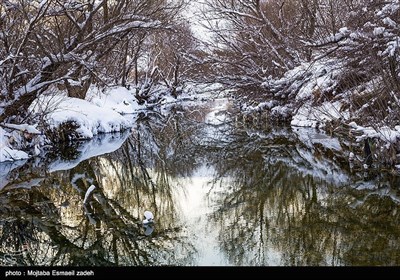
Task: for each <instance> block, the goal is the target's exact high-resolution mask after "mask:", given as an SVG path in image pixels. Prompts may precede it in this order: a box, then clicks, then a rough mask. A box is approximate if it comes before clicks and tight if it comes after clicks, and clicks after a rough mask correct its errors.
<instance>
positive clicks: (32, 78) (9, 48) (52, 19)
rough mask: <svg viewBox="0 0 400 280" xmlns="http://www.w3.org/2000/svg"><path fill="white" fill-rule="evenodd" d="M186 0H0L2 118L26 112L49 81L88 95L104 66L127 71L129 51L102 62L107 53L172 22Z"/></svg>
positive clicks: (102, 78)
mask: <svg viewBox="0 0 400 280" xmlns="http://www.w3.org/2000/svg"><path fill="white" fill-rule="evenodd" d="M183 3H184V2H183V1H163V0H157V1H145V0H127V1H111V0H101V1H98V0H87V1H72V0H68V1H59V0H44V1H39V0H34V1H31V0H18V1H17V0H9V1H2V2H1V3H0V15H1V24H0V54H1V60H0V76H1V82H0V122H3V121H5V120H6V119H7V120H8V121H12V119H13V118H14V117H15V116H18V118H19V119H20V120H21V119H23V118H25V117H26V116H25V113H26V112H27V108H28V107H29V105H30V104H31V103H32V102H33V100H35V99H36V98H37V96H38V95H40V94H42V93H43V92H45V91H46V90H47V89H48V88H49V87H50V86H58V87H59V88H61V89H67V91H68V94H69V96H73V97H79V98H84V97H85V94H86V91H87V89H88V87H89V85H90V84H91V83H96V82H97V83H98V82H101V83H107V82H108V81H107V78H106V77H105V76H104V75H103V74H104V73H107V71H104V69H106V68H108V67H110V68H113V67H114V68H117V69H118V68H119V67H118V66H116V65H118V64H120V66H121V67H120V68H119V69H121V68H122V69H124V70H122V72H126V71H127V70H129V65H128V63H127V61H125V60H126V57H127V56H120V57H123V59H122V60H123V61H122V63H120V62H121V59H120V60H114V61H113V63H112V64H108V63H107V64H104V62H110V59H107V58H109V56H115V53H113V51H115V50H123V49H124V48H126V44H127V42H128V46H129V40H130V39H133V38H139V42H140V38H141V36H143V34H144V33H145V32H155V31H156V30H165V29H168V28H170V25H171V20H172V19H173V17H174V15H176V14H177V11H179V10H180V9H181V8H182V7H183ZM132 45H135V44H132ZM128 51H129V49H128ZM129 55H130V54H129ZM131 57H132V55H131ZM120 72H121V71H120ZM126 75H127V74H126V73H125V76H126ZM123 76H124V75H122V77H123ZM125 78H126V77H125ZM14 121H15V122H18V120H14Z"/></svg>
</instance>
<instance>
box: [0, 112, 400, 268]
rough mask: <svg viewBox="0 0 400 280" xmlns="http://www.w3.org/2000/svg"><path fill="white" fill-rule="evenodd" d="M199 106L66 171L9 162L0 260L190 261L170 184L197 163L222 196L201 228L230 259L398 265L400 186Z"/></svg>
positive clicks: (1, 194) (157, 121)
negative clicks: (352, 174) (355, 175)
mask: <svg viewBox="0 0 400 280" xmlns="http://www.w3.org/2000/svg"><path fill="white" fill-rule="evenodd" d="M205 114H206V111H195V110H193V111H192V113H190V112H188V111H186V112H179V111H176V112H175V113H172V114H171V115H169V116H168V117H154V116H149V118H148V119H146V118H144V119H143V120H141V121H140V122H138V124H137V127H136V128H135V129H134V130H133V133H132V135H131V136H130V137H129V139H128V140H127V141H126V142H125V143H124V144H123V146H122V147H121V148H120V149H119V150H117V151H116V152H113V153H110V154H107V155H103V156H100V157H95V158H91V159H89V160H86V161H83V162H81V163H80V164H79V165H77V166H76V167H74V168H73V169H70V170H68V171H59V172H54V173H51V174H49V173H48V172H47V171H46V168H45V167H46V166H42V167H38V165H35V164H31V165H28V166H24V167H21V168H20V169H16V171H15V173H14V174H13V175H14V176H13V179H14V180H13V182H12V183H10V184H8V185H7V186H6V187H5V188H4V189H2V190H0V203H1V204H0V246H1V248H0V264H1V265H7V266H8V265H74V266H75V265H88V266H90V265H94V266H108V265H158V264H177V265H180V264H182V265H190V264H192V263H195V259H194V258H195V248H194V247H193V245H192V244H193V243H192V242H191V240H190V237H189V236H187V235H186V231H185V229H184V228H183V227H182V226H181V225H180V224H179V222H178V220H179V219H178V218H179V213H178V210H179V209H178V206H177V204H176V197H175V192H176V191H177V190H181V189H182V190H184V189H185V187H186V186H181V184H182V182H184V180H181V179H183V178H184V177H187V176H191V175H192V174H193V172H194V171H196V169H197V168H198V167H199V166H201V165H203V164H204V163H206V164H209V165H212V166H213V167H214V169H215V170H216V177H215V179H214V181H213V183H214V184H213V189H212V190H211V191H210V200H211V203H212V205H218V206H219V209H218V210H217V211H215V212H214V213H213V214H212V215H211V216H210V218H211V221H212V222H211V223H210V224H208V225H207V227H209V228H211V229H210V230H218V231H219V242H220V246H221V249H222V251H223V252H224V253H225V254H226V256H227V258H228V259H229V262H230V263H232V264H235V265H270V264H282V265H332V264H333V265H359V264H360V265H375V264H378V265H381V264H388V265H391V264H393V265H398V264H400V256H399V252H400V251H399V249H400V248H399V244H400V238H399V236H400V233H399V227H398V220H399V213H400V211H399V203H398V201H397V200H396V199H397V198H398V197H399V196H398V194H396V193H384V192H382V190H383V189H385V186H383V183H382V185H381V186H378V188H377V189H376V190H375V191H371V190H369V189H367V188H365V189H356V188H355V186H353V185H352V186H346V185H345V184H343V180H342V181H341V180H339V179H340V178H336V177H340V176H344V177H346V176H349V171H347V170H343V169H342V167H341V166H338V165H336V164H335V162H334V160H333V159H332V155H331V154H326V153H325V151H324V150H323V149H321V147H320V146H317V147H315V149H314V150H311V151H310V150H309V149H308V148H307V147H305V146H303V145H302V144H301V143H300V142H299V141H298V139H297V137H296V136H295V135H294V134H291V133H290V132H287V133H286V132H284V133H281V134H279V133H278V131H273V130H271V131H267V133H266V134H264V135H262V134H259V132H258V131H246V130H243V129H236V128H234V127H231V126H230V125H229V124H226V125H224V124H222V125H221V124H214V125H210V127H207V126H204V125H202V124H201V121H202V120H203V119H204V115H205ZM279 131H283V130H279ZM204 135H205V137H203V136H204ZM261 136H262V137H261ZM72 154H73V153H72ZM64 156H65V155H64ZM311 161H312V162H311ZM318 168H319V169H318ZM317 169H318V170H317ZM327 170H328V171H327ZM327 172H331V173H330V174H327ZM316 174H319V175H318V176H316ZM321 174H323V175H322V176H321ZM324 174H326V175H330V177H329V178H330V179H329V180H328V179H327V178H328V176H327V177H324ZM332 174H333V175H332ZM344 181H347V179H346V180H344ZM91 184H95V185H96V186H97V188H96V189H95V190H94V192H93V196H92V197H91V198H90V200H89V202H88V203H87V204H86V205H83V197H84V195H85V192H86V190H87V189H88V188H89V186H90V185H91ZM359 184H361V183H360V182H355V183H354V185H359ZM392 184H393V185H398V182H393V183H392ZM386 189H387V188H386ZM389 194H390V195H392V196H389ZM145 210H151V211H152V212H153V213H154V214H155V219H156V224H155V229H154V232H153V233H152V234H151V236H146V235H145V234H144V229H143V228H142V226H141V220H142V218H143V217H142V215H143V212H144V211H145Z"/></svg>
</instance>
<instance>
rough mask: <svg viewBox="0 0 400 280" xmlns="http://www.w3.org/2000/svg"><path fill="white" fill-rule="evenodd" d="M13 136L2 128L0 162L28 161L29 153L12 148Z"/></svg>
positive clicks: (0, 132)
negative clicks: (11, 140)
mask: <svg viewBox="0 0 400 280" xmlns="http://www.w3.org/2000/svg"><path fill="white" fill-rule="evenodd" d="M10 138H11V134H9V133H8V132H6V131H5V130H4V129H3V128H1V127H0V162H3V161H15V160H23V159H28V158H29V156H28V154H27V153H25V152H23V151H19V150H15V149H13V148H11V144H10V140H9V139H10Z"/></svg>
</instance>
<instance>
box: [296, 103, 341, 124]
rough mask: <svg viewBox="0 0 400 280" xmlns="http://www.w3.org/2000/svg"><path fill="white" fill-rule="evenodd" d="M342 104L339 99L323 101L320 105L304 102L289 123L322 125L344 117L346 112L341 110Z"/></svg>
mask: <svg viewBox="0 0 400 280" xmlns="http://www.w3.org/2000/svg"><path fill="white" fill-rule="evenodd" d="M342 106H343V104H342V103H341V102H340V101H336V102H333V103H332V102H328V101H327V102H324V103H323V104H322V105H320V106H312V105H311V104H309V103H305V104H304V105H303V106H302V107H300V108H299V109H298V111H297V113H296V114H295V115H294V116H293V118H292V121H291V125H292V126H300V127H323V126H325V123H326V122H329V121H332V120H336V119H339V118H343V119H346V118H347V117H348V113H346V112H341V108H342Z"/></svg>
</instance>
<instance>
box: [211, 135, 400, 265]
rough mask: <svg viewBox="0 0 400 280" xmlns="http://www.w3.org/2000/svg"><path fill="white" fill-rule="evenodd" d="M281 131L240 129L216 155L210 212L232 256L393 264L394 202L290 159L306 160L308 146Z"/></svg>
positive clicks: (396, 238) (249, 261)
mask: <svg viewBox="0 0 400 280" xmlns="http://www.w3.org/2000/svg"><path fill="white" fill-rule="evenodd" d="M237 135H238V134H237ZM285 139H286V144H285V145H282V143H279V145H276V143H277V142H281V141H282V138H280V137H278V138H276V139H273V138H271V139H259V140H257V139H256V138H253V139H251V140H250V141H251V142H248V141H249V139H247V138H246V140H243V139H242V138H240V137H238V138H237V140H235V141H234V142H232V143H230V144H229V145H226V146H225V147H224V148H222V151H219V152H217V153H215V155H214V162H215V166H216V170H217V176H216V178H215V182H214V183H215V185H214V189H213V191H212V192H211V193H210V195H211V196H210V197H212V198H214V199H215V200H216V201H215V204H216V205H220V208H219V210H218V211H216V212H215V213H214V215H213V217H212V219H213V221H214V223H215V225H216V228H219V229H220V238H219V240H220V244H221V248H222V250H223V251H224V252H225V254H226V255H227V257H228V258H229V260H230V262H231V263H232V264H235V265H277V264H278V265H388V264H389V265H398V264H399V263H400V253H399V247H400V245H399V244H400V229H399V227H398V220H399V210H400V209H399V208H400V207H399V202H396V201H395V200H394V199H392V198H390V196H388V195H379V194H376V195H372V196H371V195H370V194H371V192H370V191H369V190H364V191H363V190H356V189H355V188H354V187H353V186H338V185H337V184H335V182H334V181H333V182H328V181H325V180H324V179H323V178H319V177H314V176H312V175H311V173H310V175H305V172H301V171H299V170H301V169H299V168H294V167H293V166H298V167H301V166H307V162H304V158H306V156H303V155H305V153H306V151H305V150H303V147H302V146H301V145H299V144H298V143H295V142H294V141H295V139H293V142H291V141H290V137H289V136H288V137H285ZM276 141H277V142H276ZM224 154H225V155H227V156H224ZM320 156H321V159H323V155H320ZM277 159H278V160H277ZM323 160H324V163H325V164H332V168H335V166H333V164H334V163H333V162H332V163H330V161H329V160H326V159H323ZM291 162H292V163H293V162H295V163H296V164H295V165H294V164H291ZM311 168H313V167H312V166H311ZM227 191H228V193H226V192H227ZM363 197H364V198H363ZM361 198H363V200H362V199H361ZM360 200H361V202H360ZM357 201H358V203H357ZM355 202H356V204H354V203H355Z"/></svg>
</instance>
